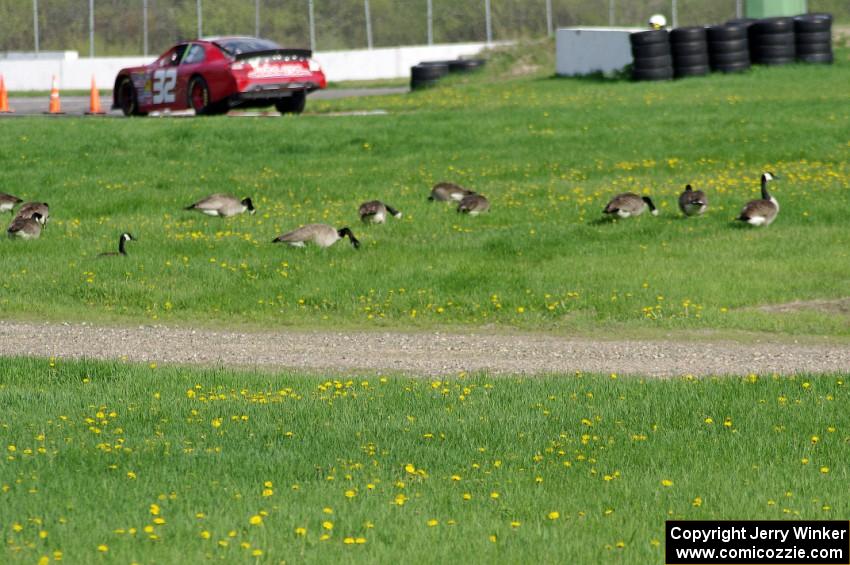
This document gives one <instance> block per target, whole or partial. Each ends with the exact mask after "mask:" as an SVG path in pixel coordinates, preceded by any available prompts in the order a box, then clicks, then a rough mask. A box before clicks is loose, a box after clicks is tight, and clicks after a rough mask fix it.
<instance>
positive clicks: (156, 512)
mask: <svg viewBox="0 0 850 565" xmlns="http://www.w3.org/2000/svg"><path fill="white" fill-rule="evenodd" d="M150 511H151V515H152V516H159V504H151V508H150Z"/></svg>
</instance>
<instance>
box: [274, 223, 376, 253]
mask: <svg viewBox="0 0 850 565" xmlns="http://www.w3.org/2000/svg"><path fill="white" fill-rule="evenodd" d="M343 237H348V239H349V240H350V241H351V245H353V246H354V249H358V248H359V247H360V242H359V241H358V240H357V238H356V237H354V234H353V233H351V230H350V229H348V228H340V229H336V228H335V227H333V226H329V225H327V224H307V225H306V226H302V227H300V228H298V229H297V230H293V231H291V232H289V233H285V234H283V235H279V236H277V237H276V238H274V239H273V240H272V243H288V244H289V245H292V246H293V247H304V246H305V245H306V244H308V243H312V244H314V245H318V246H319V247H330V246H331V245H333V244H334V243H336V242H337V241H339V240H340V239H342V238H343Z"/></svg>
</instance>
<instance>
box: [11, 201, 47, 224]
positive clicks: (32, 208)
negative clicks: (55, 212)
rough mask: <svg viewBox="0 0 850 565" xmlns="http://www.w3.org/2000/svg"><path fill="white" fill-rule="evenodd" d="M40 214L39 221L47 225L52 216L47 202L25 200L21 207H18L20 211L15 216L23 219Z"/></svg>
mask: <svg viewBox="0 0 850 565" xmlns="http://www.w3.org/2000/svg"><path fill="white" fill-rule="evenodd" d="M36 214H38V216H39V218H40V219H39V223H40V224H41V225H42V227H43V226H45V225H47V220H48V218H50V207H49V206H48V205H47V202H24V203H23V204H22V205H21V207H20V208H18V213H17V215H16V216H15V218H16V219H17V218H21V219H23V220H26V219H29V218H32V217H33V216H35V215H36Z"/></svg>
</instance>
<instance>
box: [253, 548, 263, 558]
mask: <svg viewBox="0 0 850 565" xmlns="http://www.w3.org/2000/svg"><path fill="white" fill-rule="evenodd" d="M262 554H263V550H262V549H255V550H254V551H252V552H251V555H253V556H254V557H260V556H261V555H262Z"/></svg>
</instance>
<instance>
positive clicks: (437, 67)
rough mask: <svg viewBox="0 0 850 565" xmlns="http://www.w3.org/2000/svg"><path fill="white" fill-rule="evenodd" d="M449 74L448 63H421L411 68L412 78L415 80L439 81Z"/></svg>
mask: <svg viewBox="0 0 850 565" xmlns="http://www.w3.org/2000/svg"><path fill="white" fill-rule="evenodd" d="M447 74H449V66H448V65H447V64H446V63H429V64H421V63H420V64H418V65H416V66H415V67H410V78H411V79H413V80H432V79H438V78H442V77H444V76H446V75H447Z"/></svg>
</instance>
